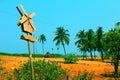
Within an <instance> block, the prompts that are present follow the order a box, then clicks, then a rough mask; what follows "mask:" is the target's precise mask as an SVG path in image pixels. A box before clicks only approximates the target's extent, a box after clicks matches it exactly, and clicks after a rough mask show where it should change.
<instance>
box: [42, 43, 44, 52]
mask: <svg viewBox="0 0 120 80" xmlns="http://www.w3.org/2000/svg"><path fill="white" fill-rule="evenodd" d="M42 50H43V54H44V44H43V43H42Z"/></svg>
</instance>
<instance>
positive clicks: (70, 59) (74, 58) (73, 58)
mask: <svg viewBox="0 0 120 80" xmlns="http://www.w3.org/2000/svg"><path fill="white" fill-rule="evenodd" d="M64 60H65V63H72V64H74V63H76V62H77V61H78V60H79V58H78V57H77V56H75V55H74V54H68V55H66V56H65V57H64Z"/></svg>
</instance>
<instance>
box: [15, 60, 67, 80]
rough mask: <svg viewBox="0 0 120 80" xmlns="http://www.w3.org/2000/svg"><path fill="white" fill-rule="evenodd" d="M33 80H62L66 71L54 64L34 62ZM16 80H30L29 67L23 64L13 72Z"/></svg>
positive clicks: (27, 64)
mask: <svg viewBox="0 0 120 80" xmlns="http://www.w3.org/2000/svg"><path fill="white" fill-rule="evenodd" d="M33 65H34V73H35V80H63V79H65V77H66V71H65V70H63V69H61V67H60V66H58V64H57V63H56V62H49V61H48V62H46V61H45V60H43V61H34V62H33ZM15 75H16V78H17V79H18V80H30V75H31V73H30V65H29V62H27V63H25V64H24V65H23V66H22V67H21V68H19V69H18V70H15Z"/></svg>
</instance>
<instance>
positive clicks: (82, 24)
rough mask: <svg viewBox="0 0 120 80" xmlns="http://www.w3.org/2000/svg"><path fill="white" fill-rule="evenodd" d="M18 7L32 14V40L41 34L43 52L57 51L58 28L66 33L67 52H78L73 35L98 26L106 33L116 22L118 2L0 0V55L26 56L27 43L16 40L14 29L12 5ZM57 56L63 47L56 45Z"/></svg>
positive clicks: (15, 20)
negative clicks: (66, 30) (22, 7)
mask: <svg viewBox="0 0 120 80" xmlns="http://www.w3.org/2000/svg"><path fill="white" fill-rule="evenodd" d="M20 4H22V5H23V6H24V8H25V9H26V11H27V13H32V12H35V14H36V15H35V16H34V17H33V21H34V25H35V26H36V29H37V30H36V32H35V34H34V36H35V37H39V35H41V34H45V36H46V38H47V41H46V42H45V45H44V47H45V52H47V51H49V52H51V51H52V48H53V49H54V50H53V51H54V52H57V50H56V48H57V47H56V46H55V42H53V41H52V40H53V38H54V37H55V35H54V32H55V31H56V28H57V27H59V26H63V27H64V28H65V29H68V30H69V34H70V40H71V41H70V44H69V46H66V50H67V52H68V53H69V52H76V53H78V51H77V49H76V46H75V45H74V42H75V35H76V33H77V32H78V31H79V30H83V29H85V30H86V31H87V30H88V29H90V28H91V29H93V30H94V31H95V30H96V29H97V28H98V26H102V27H103V30H104V31H105V32H106V31H108V30H110V29H111V28H114V24H115V23H116V22H119V21H120V10H119V5H120V0H74V1H73V0H29V1H28V0H12V1H11V0H1V2H0V52H10V53H27V52H28V48H27V42H26V41H24V40H21V39H20V36H21V35H22V34H25V33H23V32H21V28H20V27H18V26H17V23H18V21H19V19H20V17H21V16H20V14H19V13H18V11H17V9H16V6H20ZM35 47H36V48H37V52H38V53H42V50H41V44H40V43H39V42H37V43H35ZM59 52H60V53H63V48H62V46H60V51H59Z"/></svg>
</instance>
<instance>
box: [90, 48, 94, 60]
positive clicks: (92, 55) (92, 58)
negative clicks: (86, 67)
mask: <svg viewBox="0 0 120 80" xmlns="http://www.w3.org/2000/svg"><path fill="white" fill-rule="evenodd" d="M90 55H91V61H93V55H92V51H91V50H90Z"/></svg>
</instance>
